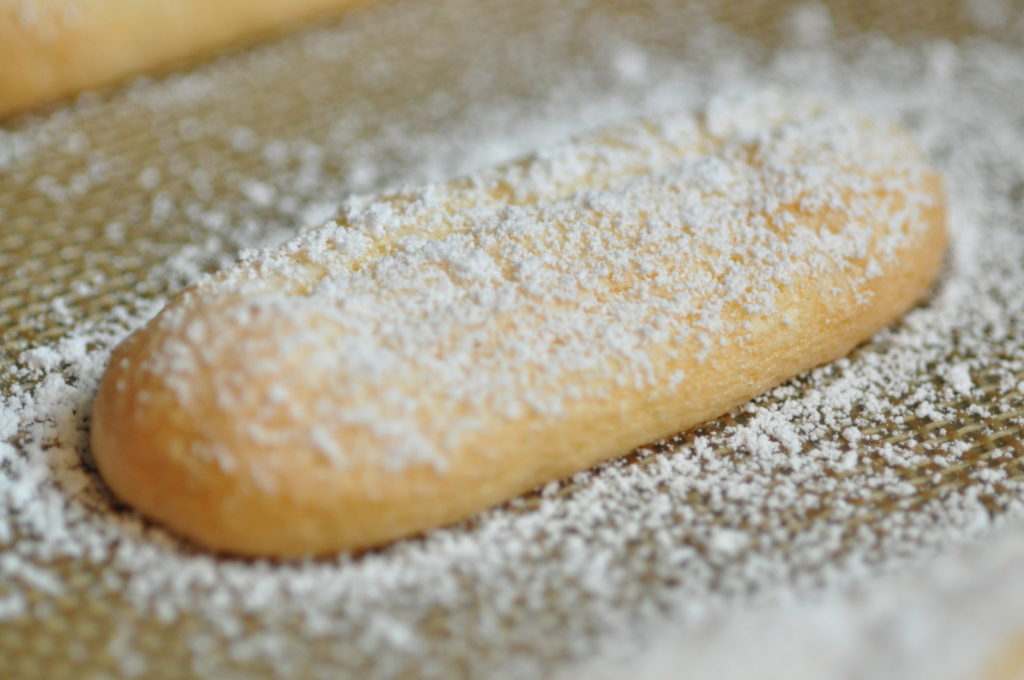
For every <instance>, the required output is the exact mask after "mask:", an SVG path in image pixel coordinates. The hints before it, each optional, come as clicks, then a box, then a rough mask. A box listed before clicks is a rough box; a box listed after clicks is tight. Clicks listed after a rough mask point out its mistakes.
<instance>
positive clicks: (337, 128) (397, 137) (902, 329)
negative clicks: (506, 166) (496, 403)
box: [0, 0, 1024, 679]
mask: <svg viewBox="0 0 1024 680" xmlns="http://www.w3.org/2000/svg"><path fill="white" fill-rule="evenodd" d="M1021 14H1022V10H1021V5H1020V3H1016V4H1014V3H1000V2H983V3H967V4H960V3H948V2H907V3H887V2H836V3H829V4H828V5H827V6H825V5H797V4H791V3H783V2H774V1H766V0H750V1H749V2H745V1H742V0H732V1H730V2H727V3H713V2H707V3H703V4H702V3H699V2H698V3H694V2H687V3H683V2H666V1H661V0H649V1H645V2H611V1H604V2H528V1H525V0H516V1H515V2H503V3H474V2H468V1H467V0H437V1H427V0H404V1H402V2H393V3H384V4H381V5H378V6H375V7H371V8H367V9H362V10H357V11H353V12H351V13H349V14H347V15H346V16H345V17H343V18H342V19H340V20H339V21H337V22H334V23H331V24H327V25H323V26H319V27H315V28H313V29H310V30H308V31H306V32H304V33H302V34H299V35H296V36H292V37H288V38H284V39H281V40H278V41H275V42H273V43H268V44H265V45H262V46H259V47H256V48H254V49H251V50H247V51H240V52H236V53H233V54H229V55H226V56H224V57H223V58H221V59H219V60H217V61H216V62H214V63H209V64H202V65H197V66H196V67H194V68H192V69H191V70H188V71H183V72H181V73H179V74H176V75H170V76H167V77H164V78H161V79H159V80H154V81H137V82H135V83H133V84H130V85H128V86H127V87H125V88H122V89H119V90H116V91H112V92H106V93H100V94H89V95H83V96H82V97H80V98H79V100H77V101H76V102H73V103H70V104H66V105H64V106H61V107H56V108H53V109H51V110H49V111H46V112H43V113H40V114H38V115H33V116H25V117H21V118H18V119H15V120H11V121H6V122H4V123H3V124H0V329H2V335H0V397H2V400H0V442H3V441H4V440H8V441H9V442H10V443H11V445H10V446H5V445H4V444H3V443H0V474H2V475H3V476H2V477H0V493H2V496H0V500H2V501H3V503H2V504H0V574H2V575H3V578H2V579H0V670H2V673H0V675H2V676H3V677H11V678H55V679H56V678H85V677H97V678H99V677H146V678H158V677H159V678H176V677H196V676H204V677H218V678H227V677H239V678H243V677H244V678H248V677H274V676H278V677H280V676H285V677H310V678H314V677H325V678H339V677H445V678H452V677H537V676H538V675H546V674H551V673H556V672H564V673H567V676H566V677H573V672H572V670H571V669H572V668H574V666H573V665H572V664H573V663H575V662H577V661H579V660H580V659H582V658H584V657H586V656H588V655H590V654H592V653H593V652H594V650H595V649H597V648H599V647H600V646H601V645H604V644H605V643H606V642H607V641H608V640H611V639H617V640H618V639H623V636H624V635H625V633H624V631H626V630H627V629H629V628H631V627H632V626H634V625H636V626H638V630H645V628H644V626H651V625H656V623H657V622H658V621H661V620H663V617H667V618H668V619H671V620H679V619H685V620H688V621H690V620H692V621H694V622H695V623H693V625H694V626H697V627H699V622H700V620H701V617H702V616H703V615H704V614H703V613H704V612H707V611H713V610H716V608H721V607H726V606H736V605H739V606H740V607H745V606H748V605H750V604H751V603H754V602H760V601H762V600H764V599H771V597H772V596H773V593H774V594H778V593H780V592H785V593H790V594H791V595H792V594H794V593H795V594H797V595H799V594H801V593H806V592H811V591H814V590H815V589H819V588H821V587H824V586H828V585H829V584H840V585H842V584H844V583H847V582H863V581H864V580H865V579H870V578H872V577H873V575H874V574H876V573H879V572H882V571H886V570H893V569H897V568H899V566H900V565H903V564H908V563H915V561H917V562H919V561H921V560H922V559H926V558H927V557H928V556H930V555H934V554H940V553H941V552H942V551H943V550H945V549H946V548H947V546H949V545H951V544H956V543H960V542H963V541H964V540H967V539H972V538H976V537H978V536H984V535H985V534H986V532H988V531H989V527H990V526H991V525H992V524H993V523H999V521H1000V519H1001V518H1004V517H1007V518H1008V517H1019V516H1020V515H1021V507H1020V506H1021V503H1020V500H1021V498H1022V497H1024V491H1022V488H1024V485H1022V483H1021V481H1020V480H1021V479H1022V478H1024V445H1022V443H1021V431H1022V427H1024V396H1022V393H1021V392H1022V388H1024V382H1022V381H1024V329H1022V327H1021V324H1022V323H1024V316H1022V315H1021V314H1020V312H1021V309H1020V302H1019V300H1016V299H1015V298H1014V295H1013V291H1014V289H1015V287H1016V288H1017V290H1018V291H1019V290H1020V285H1021V275H1020V274H1019V273H1017V274H1014V273H1013V269H1012V268H1010V267H1008V266H1007V262H1008V261H1009V260H1012V257H1014V256H1015V255H1016V254H1017V253H1019V252H1020V250H1021V248H1020V246H1019V245H1018V242H1019V241H1020V240H1021V238H1020V237H1019V234H1021V233H1022V231H1021V229H1022V228H1024V227H1022V225H1021V218H1020V215H1021V214H1024V206H1022V201H1024V168H1022V165H1021V161H1020V157H1019V156H1018V157H1015V156H1014V154H1013V151H1014V149H1019V148H1021V146H1016V147H1015V146H1014V145H1013V144H1012V143H1009V144H1006V145H1005V148H1000V145H999V144H994V143H991V140H992V139H994V133H992V132H991V131H990V132H989V133H988V135H987V136H985V135H981V134H973V133H974V132H977V131H979V130H980V129H981V128H983V127H984V121H983V117H981V118H980V117H979V114H978V110H979V107H980V106H981V104H979V102H981V101H984V102H985V103H986V104H985V105H986V106H988V105H991V107H992V110H993V112H994V113H993V120H994V121H1001V123H1000V124H1005V125H1008V127H1007V128H1006V130H1007V131H1006V134H1007V135H1009V136H1012V135H1013V134H1015V133H1014V132H1013V130H1014V128H1013V127H1012V126H1013V124H1015V123H1013V114H1012V111H1014V110H1019V106H1018V104H1019V103H1020V96H1019V95H1017V99H1014V98H1013V97H1014V95H1013V91H1014V90H1015V88H1017V87H1018V86H1020V87H1021V88H1022V89H1021V90H1020V91H1024V83H1022V82H1021V76H1020V72H1021V70H1020V67H1021V65H1022V64H1024V57H1022V53H1024V48H1022V46H1021V40H1022V36H1024V21H1022V20H1021ZM770 85H782V86H786V87H793V88H802V89H812V90H822V91H826V92H828V93H830V94H831V95H832V96H838V97H849V98H850V99H851V100H853V101H854V103H857V104H858V105H863V106H866V107H867V108H869V109H871V108H876V109H878V110H879V112H880V113H883V114H887V115H891V116H893V117H895V118H897V119H901V120H902V121H903V122H904V123H906V124H907V125H908V126H909V127H910V128H911V130H912V131H913V132H914V133H915V134H916V135H918V136H919V138H921V139H922V143H923V144H924V145H925V147H926V150H927V151H928V152H929V153H930V154H931V155H932V156H933V157H935V158H936V160H937V162H939V164H940V167H942V168H943V170H944V172H945V173H946V174H947V181H948V182H949V183H950V184H951V185H955V186H956V187H968V188H970V190H969V191H968V190H967V189H964V190H963V191H962V192H960V191H953V192H952V194H951V195H952V197H953V199H954V206H953V217H954V227H956V226H958V225H966V226H965V229H964V233H965V234H966V235H959V236H956V237H955V238H954V248H955V252H954V253H953V255H952V256H951V258H950V262H949V266H948V267H947V271H946V272H945V273H944V275H943V277H942V280H941V281H940V282H939V284H938V285H937V287H936V291H935V292H934V295H933V297H932V298H931V299H930V300H928V301H926V302H925V303H924V305H923V306H922V307H921V308H920V309H918V310H916V311H915V312H914V313H913V314H911V315H910V317H909V318H908V319H907V321H906V322H905V323H904V324H902V325H900V326H898V327H897V328H895V329H893V330H890V331H887V332H885V333H883V334H882V335H881V336H879V338H877V340H876V341H875V342H873V343H872V344H869V345H867V346H865V347H862V348H861V349H859V350H858V351H857V352H856V353H855V354H854V355H853V356H852V357H851V358H850V359H849V360H843V361H840V362H837V363H836V364H833V365H831V366H828V367H825V368H823V369H820V370H819V371H816V372H815V373H813V374H811V375H809V376H804V377H802V378H799V379H797V380H794V381H792V382H791V383H789V384H787V385H786V386H784V387H782V388H780V389H779V390H776V391H774V392H773V393H771V394H769V395H766V396H765V397H763V398H761V399H759V400H758V401H757V402H756V403H755V404H753V405H752V406H750V407H749V408H746V409H741V410H739V411H737V412H736V413H733V414H731V415H729V416H726V417H724V418H722V419H719V420H718V421H715V422H713V423H710V424H708V425H706V426H705V427H703V428H699V429H698V430H696V431H694V432H691V433H687V434H684V435H681V436H680V437H678V438H676V439H674V440H671V441H668V442H663V443H660V444H657V445H653V446H651V447H646V448H644V449H642V450H640V451H637V452H635V453H634V454H631V455H630V456H628V457H626V458H624V459H622V460H620V461H616V462H613V463H610V464H608V465H605V466H602V467H601V468H599V469H597V470H595V471H591V472H588V473H584V474H580V475H577V476H575V477H573V478H572V479H569V480H564V481H563V482H561V483H559V484H552V485H549V486H548V487H546V488H545V489H543V490H538V491H537V492H536V493H534V494H530V495H527V496H524V497H522V498H519V499H517V500H515V501H513V502H511V503H509V504H508V505H507V506H505V507H503V508H500V509H497V510H494V511H491V512H488V513H485V514H484V515H482V516H480V517H477V518H474V519H473V520H470V521H468V522H465V523H463V524H462V525H459V526H457V527H453V528H449V529H446V530H443V531H439V532H434V533H432V534H430V535H428V536H425V537H420V538H416V539H412V540H409V541H403V542H400V543H398V544H396V545H394V546H390V547H388V548H385V549H382V550H380V551H376V552H372V553H367V554H364V555H359V556H341V557H338V558H336V559H329V560H322V561H316V562H309V563H303V564H274V563H267V562H246V561H240V560H232V559H227V558H221V557H216V556H211V555H206V554H204V553H202V552H201V551H196V550H194V549H192V548H191V547H189V546H187V545H180V544H178V543H177V542H176V540H175V539H174V538H173V537H170V536H167V535H165V534H164V533H163V532H162V531H161V530H160V529H159V528H156V527H151V526H149V525H147V524H146V523H144V522H141V521H140V520H139V519H138V518H136V517H134V516H133V515H132V514H131V513H130V512H129V511H127V510H126V509H125V508H122V507H120V506H118V505H117V504H116V502H115V501H113V500H112V499H110V498H109V497H108V496H107V495H106V493H105V491H104V489H103V487H102V484H101V483H100V482H99V481H98V480H97V478H96V476H95V474H94V472H93V470H92V468H91V466H90V463H89V457H88V451H87V447H86V446H85V444H84V441H85V438H84V432H86V431H87V424H88V423H87V421H88V408H89V407H88V404H89V398H90V396H91V389H92V386H93V385H94V384H95V380H96V377H97V374H98V371H99V370H100V369H101V368H102V361H103V359H104V357H105V356H106V352H107V351H108V350H109V347H110V344H111V343H113V342H114V341H116V340H117V339H118V338H119V337H121V336H123V334H124V333H125V332H127V330H128V329H130V328H131V327H133V326H134V325H137V324H138V323H139V322H140V321H141V320H142V319H143V318H145V316H146V315H147V314H150V313H152V311H154V305H156V304H159V302H160V301H161V300H163V299H165V298H166V296H167V295H168V294H170V293H172V292H173V291H175V290H177V289H179V288H180V287H182V286H183V285H185V284H186V283H187V282H188V281H190V280H191V279H193V278H195V276H197V275H198V274H199V273H200V272H202V271H206V270H210V269H213V268H216V267H217V266H220V265H222V264H224V263H225V262H227V261H230V260H231V259H232V258H233V257H234V255H235V254H236V253H237V252H238V250H239V249H241V248H247V247H254V246H258V245H261V244H264V243H269V242H273V241H276V240H279V239H281V238H283V237H285V236H287V235H288V234H289V233H294V231H295V230H296V228H298V227H299V226H302V225H307V224H314V223H316V222H318V221H320V220H322V219H324V218H325V217H326V216H328V215H330V212H331V208H332V207H333V206H334V205H336V204H337V203H339V202H340V201H341V200H342V199H343V198H344V197H345V196H347V195H349V194H351V193H353V192H367V191H376V190H380V189H383V188H386V187H389V186H393V185H396V184H400V183H407V182H419V181H424V180H432V179H439V178H444V177H448V176H451V175H452V174H455V173H459V172H466V171H470V170H472V169H473V168H475V167H479V166H481V165H485V164H490V163H493V162H496V161H499V160H503V159H506V158H509V157H513V156H516V155H519V154H521V153H524V152H527V151H529V150H530V149H533V148H538V147H541V146H543V145H545V144H548V143H552V142H554V141H557V140H560V139H563V138H565V137H566V136H568V135H570V134H572V133H574V132H577V131H580V130H583V129H586V128H588V127H591V126H594V125H598V124H601V123H603V122H607V121H612V120H615V119H616V118H618V117H621V116H623V115H627V114H629V113H631V112H635V111H650V110H658V109H663V108H666V107H671V106H678V105H683V104H699V103H701V102H703V101H705V100H706V99H707V97H709V96H710V95H712V94H713V93H714V92H715V91H717V90H718V89H720V88H723V87H728V88H734V89H742V88H744V87H751V86H757V87H764V86H770ZM944 88H945V89H944ZM957 88H960V89H957ZM896 93H901V94H898V95H897V94H896ZM963 98H966V99H969V100H971V102H973V105H972V106H967V104H966V103H965V102H966V100H965V99H963ZM943 102H948V104H949V108H950V109H951V110H952V111H955V109H956V107H957V106H960V105H961V104H963V105H964V106H965V107H966V108H965V111H964V113H963V115H960V114H956V113H955V112H950V111H946V112H941V111H937V109H939V108H942V104H943ZM968 103H969V102H968ZM1015 107H1016V109H1015ZM999 112H1003V113H1004V114H1005V115H1003V117H1002V118H996V117H995V116H996V114H997V113H999ZM1007 112H1009V113H1007ZM936 121H945V122H942V123H941V124H940V123H937V122H936ZM1007 121H1009V122H1007ZM992 124H993V125H994V124H995V123H992ZM1017 127H1018V128H1024V125H1019V124H1018V125H1017ZM1016 134H1017V137H1015V138H1013V139H1015V140H1016V142H1015V143H1016V144H1018V145H1020V144H1024V142H1021V139H1020V135H1021V134H1024V133H1022V132H1021V131H1020V130H1018V131H1017V133H1016ZM958 137H959V138H961V139H965V140H966V139H968V138H975V137H976V138H977V139H976V140H975V141H973V142H971V143H970V144H967V143H966V142H965V147H964V148H962V149H961V148H959V147H957V146H956V145H954V144H951V140H955V139H957V138H958ZM1007 139H1009V137H1008V138H1007ZM1009 141H1013V140H1009ZM957 201H960V203H957ZM979 206H981V207H979ZM982 224H983V225H987V226H985V227H984V228H982V227H979V226H977V225H982ZM986 257H987V258H988V259H986ZM1000 257H1001V258H1002V259H1000ZM1000 267H1002V269H1000ZM971 295H974V296H976V297H975V298H970V297H969V296H971ZM1017 297H1018V298H1019V297H1020V296H1019V295H1018V296H1017ZM957 315H963V318H961V319H959V320H958V319H956V318H954V317H956V316H957ZM972 315H974V316H972ZM680 612H682V613H680ZM1018 623H1021V624H1024V622H1018ZM626 637H628V635H626ZM681 663H683V662H681ZM566 668H568V669H570V670H565V669H566ZM1007 677H1009V676H1007Z"/></svg>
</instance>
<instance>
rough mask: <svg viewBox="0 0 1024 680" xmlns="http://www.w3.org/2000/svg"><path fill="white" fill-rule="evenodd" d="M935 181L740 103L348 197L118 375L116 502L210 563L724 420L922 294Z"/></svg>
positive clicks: (876, 146)
mask: <svg viewBox="0 0 1024 680" xmlns="http://www.w3.org/2000/svg"><path fill="white" fill-rule="evenodd" d="M945 242H946V234H945V208H944V199H943V193H942V186H941V182H940V180H939V178H938V176H937V175H936V174H935V173H934V172H933V171H932V170H931V169H930V168H929V166H928V165H927V163H926V162H925V161H924V159H923V158H922V157H921V155H920V153H919V152H918V151H917V149H916V148H915V146H914V145H913V143H912V142H911V141H910V140H909V138H908V137H907V136H906V135H905V134H904V133H903V132H901V131H900V130H898V129H896V128H894V127H892V126H890V125H887V124H883V123H879V122H876V121H873V120H871V119H869V118H866V117H863V116H861V115H859V114H856V113H852V112H849V111H846V110H843V109H836V108H833V107H830V106H827V105H824V104H821V103H817V102H813V101H805V100H803V99H799V98H788V97H783V96H779V95H774V94H762V95H756V96H751V97H746V98H723V99H719V100H715V101H713V102H712V103H711V104H710V105H709V106H708V107H707V108H706V110H704V111H703V112H701V113H699V114H690V113H675V114H670V115H664V116H661V117H659V118H652V119H643V120H634V121H631V122H628V123H624V124H622V125H620V126H617V127H613V128H609V129H605V130H601V131H597V132H594V133H591V134H589V135H586V136H583V137H580V138H578V139H576V140H573V141H571V142H569V143H567V144H565V145H564V146H562V147H559V148H556V149H553V150H549V151H545V152H543V153H538V154H537V155H535V156H533V157H530V158H527V159H524V160H521V161H518V162H515V163H511V164H509V165H506V166H502V167H499V168H495V169H492V170H487V171H482V172H479V173H476V174H474V175H472V176H469V177H465V178H462V179H458V180H454V181H452V182H449V183H445V184H438V185H431V186H427V187H424V188H421V189H416V190H409V191H403V192H398V193H395V194H391V195H387V196H381V197H372V198H356V199H352V200H351V201H349V203H348V204H346V205H345V206H344V207H343V208H342V210H341V211H340V212H339V214H338V216H337V218H336V219H335V220H332V221H331V222H329V223H327V224H326V225H323V226H321V227H318V228H316V229H313V230H310V231H307V232H305V233H303V234H301V235H299V236H298V237H296V238H295V239H293V240H291V241H289V242H287V243H285V244H283V245H281V246H278V247H275V248H272V249H268V250H264V251H260V252H254V253H249V254H247V255H245V256H243V258H242V259H241V260H240V262H239V263H238V264H236V265H235V266H234V267H232V268H231V269H229V270H227V271H224V272H221V273H218V274H215V275H212V276H210V277H207V278H205V279H204V280H202V281H200V282H199V283H197V284H196V285H194V286H193V287H191V288H189V289H187V290H186V291H184V292H183V293H182V294H180V295H179V296H178V297H177V298H176V299H174V300H173V301H172V302H171V303H170V304H169V305H168V306H167V307H166V308H165V309H164V311H163V312H161V313H160V314H159V315H158V316H157V317H156V318H155V319H154V320H153V321H151V322H150V323H149V324H148V325H147V326H145V327H144V328H143V329H141V330H140V331H138V332H136V333H135V334H133V335H132V336H131V337H129V338H128V339H127V340H126V341H125V342H124V343H123V344H122V345H121V346H120V347H119V348H118V349H117V350H116V351H115V353H114V356H113V357H112V359H111V363H110V366H109V368H108V371H107V373H106V375H105V376H104V379H103V381H102V383H101V385H100V390H99V393H98V395H97V398H96V403H95V408H94V413H93V430H92V447H93V454H94V457H95V459H96V461H97V464H98V465H99V467H100V471H101V473H102V474H103V476H104V478H105V479H106V480H107V482H108V484H109V485H110V487H111V488H112V489H113V491H114V492H115V493H116V494H117V495H118V496H119V497H121V498H123V499H124V500H125V501H127V502H128V503H130V504H131V505H133V506H134V507H136V508H137V509H138V510H139V511H141V512H142V513H143V514H145V515H147V516H149V517H151V518H154V519H156V520H158V521H160V522H162V523H164V524H165V525H167V526H169V527H170V528H172V529H174V530H175V531H177V532H178V533H180V534H182V535H184V536H187V537H189V538H191V539H193V540H195V541H197V542H198V543H200V544H202V545H204V546H208V547H210V548H213V549H219V550H225V551H229V552H234V553H239V554H246V555H277V556H286V557H288V556H299V555H311V554H320V553H325V552H330V551H336V550H349V549H360V548H365V547H370V546H374V545H379V544H381V543H383V542H386V541H389V540H392V539H395V538H400V537H403V536H408V535H411V534H413V533H415V532H418V531H421V530H425V529H429V528H432V527H436V526H440V525H443V524H445V523H449V522H452V521H455V520H458V519H460V518H464V517H466V516H468V515H470V514H472V513H474V512H477V511H479V510H481V509H484V508H486V507H489V506H491V505H493V504H495V503H499V502H501V501H503V500H506V499H508V498H510V497H512V496H514V495H516V494H518V493H521V492H523V491H526V490H528V489H530V488H532V487H534V486H536V485H538V484H541V483H544V482H546V481H550V480H553V479H557V478H559V477H561V476H564V475H567V474H571V473H572V472H574V471H577V470H580V469H582V468H585V467H588V466H591V465H593V464H595V463H597V462H599V461H602V460H605V459H607V458H609V457H612V456H616V455H620V454H624V453H627V452H629V451H630V450H631V449H632V448H634V447H636V446H639V445H642V444H645V443H648V442H651V441H654V440H656V439H658V438H661V437H664V436H668V435H671V434H674V433H676V432H679V431H681V430H684V429H686V428H688V427H691V426H693V425H695V424H697V423H700V422H702V421H704V420H707V419H709V418H713V417H715V416H717V415H720V414H722V413H724V412H726V411H728V410H729V409H731V408H733V407H735V406H736V405H738V404H741V403H743V402H744V401H746V400H748V399H750V398H751V397H753V396H755V395H757V394H759V393H761V392H763V391H764V390H766V389H769V388H771V387H772V386H774V385H777V384H779V383H780V382H782V381H784V380H786V379H787V378H789V377H791V376H792V375H795V374H796V373H799V372H801V371H804V370H807V369H809V368H811V367H813V366H815V365H818V364H820V363H822V362H825V361H829V360H831V359H834V358H836V357H839V356H842V355H843V354H845V353H847V352H848V351H849V350H850V349H851V348H852V347H854V346H855V345H856V344H858V343H860V342H862V341H864V340H866V339H867V338H868V337H869V336H870V335H871V334H872V333H874V332H875V331H876V330H878V329H879V328H881V327H882V326H884V325H886V324H889V323H891V322H892V321H893V320H895V319H896V318H898V317H899V315H900V314H902V313H903V312H904V311H905V310H906V309H908V308H909V307H910V306H911V305H913V304H914V303H915V302H916V301H917V300H919V299H920V297H921V296H922V295H923V294H924V292H925V291H926V290H927V288H928V286H929V285H930V283H931V281H932V280H933V278H934V276H935V273H936V271H937V270H938V267H939V265H940V263H941V259H942V254H943V251H944V249H945Z"/></svg>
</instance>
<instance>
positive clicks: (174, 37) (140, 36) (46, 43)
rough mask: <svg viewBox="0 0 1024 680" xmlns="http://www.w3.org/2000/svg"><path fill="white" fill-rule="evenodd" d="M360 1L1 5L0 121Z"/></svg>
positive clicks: (11, 1) (36, 0)
mask: <svg viewBox="0 0 1024 680" xmlns="http://www.w3.org/2000/svg"><path fill="white" fill-rule="evenodd" d="M360 1H361V0H212V1H209V2H204V1H203V0H127V1H126V0H0V117H2V116H5V115H9V114H11V113H15V112H17V111H22V110H25V109H28V108H30V107H33V106H37V105H39V104H43V103H45V102H49V101H52V100H55V99H60V98H62V97H66V96H68V95H71V94H74V93H75V92H79V91H81V90H86V89H89V88H92V87H97V86H100V85H105V84H108V83H112V82H115V81H118V80H121V79H123V78H125V77H127V76H129V75H132V74H135V73H141V72H144V71H148V70H151V69H154V68H157V67H160V66H164V65H166V64H169V63H171V62H174V61H178V60H181V59H186V58H189V57H194V56H196V55H202V54H206V53H208V52H211V51H213V50H215V49H218V48H223V47H225V46H228V45H233V44H236V43H239V42H244V41H247V40H251V39H253V38H254V37H258V36H261V35H264V34H267V33H269V32H272V31H275V30H279V29H280V28H281V27H283V26H288V25H291V24H296V23H299V22H302V21H306V20H309V19H312V18H314V17H317V16H321V15H325V14H329V13H331V12H336V11H339V10H341V9H343V8H345V7H348V6H351V5H354V4H356V3H357V2H360Z"/></svg>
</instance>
